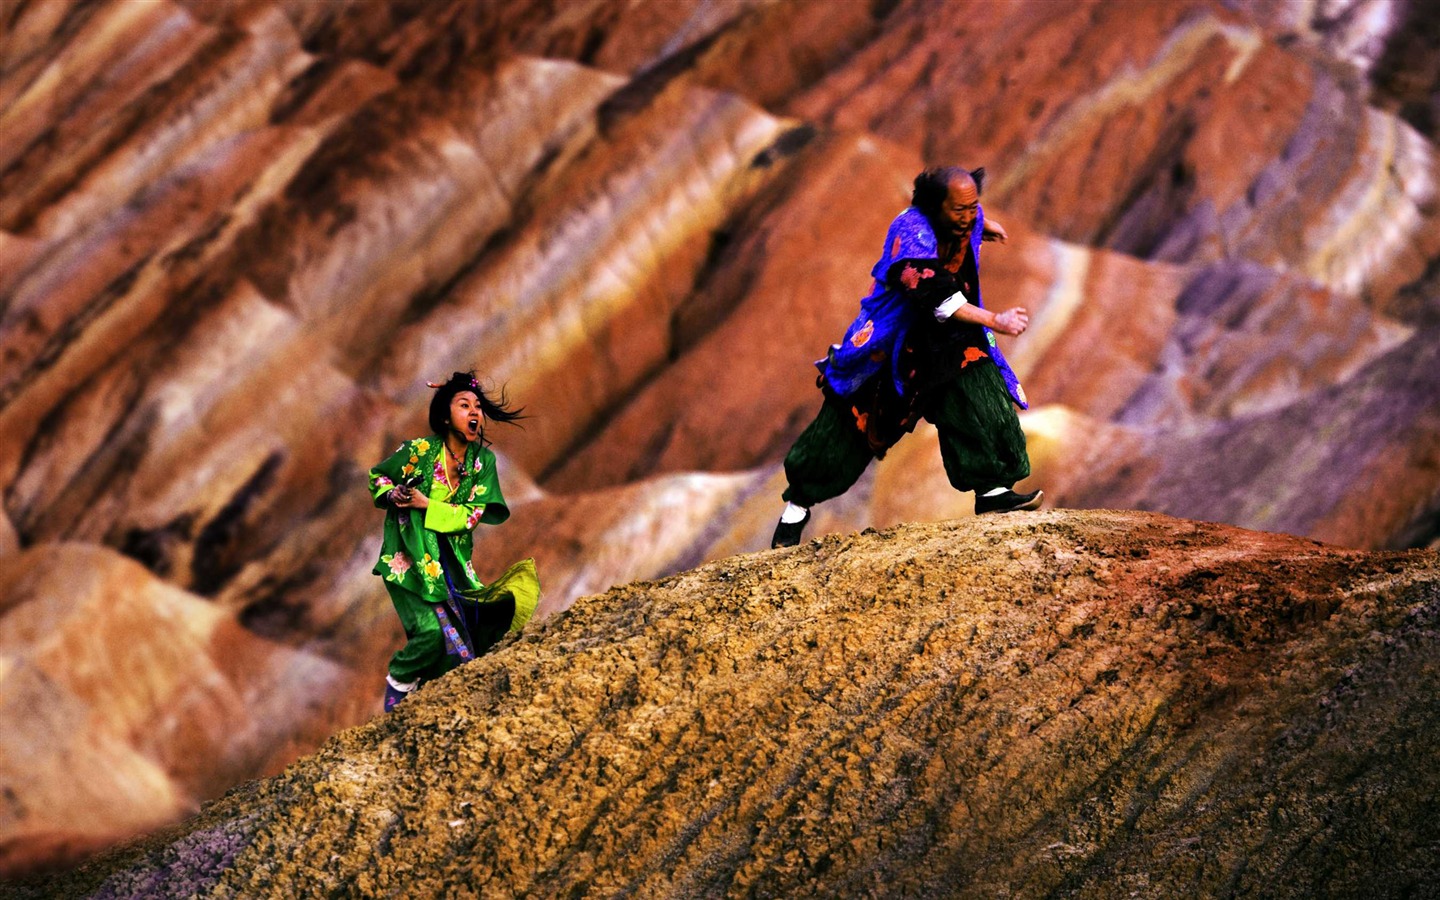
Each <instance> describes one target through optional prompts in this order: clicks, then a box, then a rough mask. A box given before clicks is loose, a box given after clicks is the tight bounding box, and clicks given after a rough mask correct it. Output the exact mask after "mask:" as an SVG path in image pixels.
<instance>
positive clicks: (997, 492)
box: [981, 487, 1010, 497]
mask: <svg viewBox="0 0 1440 900" xmlns="http://www.w3.org/2000/svg"><path fill="white" fill-rule="evenodd" d="M1008 490H1010V489H1009V488H1004V487H999V488H994V489H992V490H988V491H986V492H985V493H984V494H982V495H981V496H983V497H998V496H1000V495H1001V494H1003V493H1005V492H1006V491H1008Z"/></svg>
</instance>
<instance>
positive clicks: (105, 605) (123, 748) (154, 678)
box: [0, 544, 371, 872]
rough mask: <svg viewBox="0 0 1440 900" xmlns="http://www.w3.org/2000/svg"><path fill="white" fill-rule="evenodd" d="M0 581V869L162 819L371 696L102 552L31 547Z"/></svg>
mask: <svg viewBox="0 0 1440 900" xmlns="http://www.w3.org/2000/svg"><path fill="white" fill-rule="evenodd" d="M0 578H3V580H4V583H5V585H6V588H7V591H6V595H5V597H4V601H3V607H0V709H3V717H4V721H5V723H6V725H5V728H4V729H3V730H0V745H3V752H0V761H3V762H0V785H3V797H4V803H3V806H0V872H12V871H14V870H16V869H17V868H23V867H24V866H26V865H28V864H33V862H34V861H35V860H44V859H50V860H55V859H66V858H73V857H74V856H76V855H77V854H78V853H81V852H85V851H89V850H92V849H94V848H96V847H101V846H105V845H106V844H109V843H111V842H113V841H115V840H117V839H119V838H123V837H125V836H127V835H133V834H135V833H137V832H140V831H143V830H145V829H149V828H154V827H156V826H158V825H161V824H164V823H166V822H167V821H169V820H171V819H173V818H174V817H176V816H178V815H180V814H182V813H184V812H186V811H187V810H191V809H193V808H194V806H195V805H196V804H197V803H198V802H199V800H201V799H203V798H207V797H211V796H214V795H215V794H216V793H217V792H218V791H219V790H221V789H223V788H224V787H226V786H228V785H230V784H233V783H234V782H236V781H237V780H240V779H244V778H249V777H254V776H256V775H260V774H265V773H267V772H272V771H275V770H276V769H277V768H278V764H283V763H284V762H288V760H289V758H290V757H291V756H293V754H294V752H295V751H294V749H290V750H289V751H288V752H287V751H286V748H296V747H305V746H310V745H312V744H313V742H314V741H315V740H317V739H318V738H319V737H321V736H323V735H324V734H325V733H327V732H328V731H329V730H330V728H331V727H332V726H331V724H330V721H329V716H327V715H324V714H323V713H322V709H323V708H324V706H330V707H332V708H336V707H340V706H348V707H349V708H350V711H349V712H340V711H339V710H338V709H336V712H337V713H338V714H339V716H340V718H341V719H342V720H343V719H346V718H349V717H351V716H353V715H355V713H356V712H357V711H358V710H359V709H364V708H368V707H369V705H370V699H371V698H370V690H369V687H370V681H371V679H370V678H369V677H368V675H369V673H365V676H364V677H363V687H364V688H365V690H364V693H363V695H362V697H361V698H360V703H359V705H358V707H357V705H356V703H355V699H357V698H355V697H354V696H353V691H354V688H355V687H356V679H355V677H354V675H353V674H352V673H349V672H347V671H346V670H344V669H342V668H340V667H338V666H336V665H334V664H333V663H330V662H327V661H325V660H323V659H320V658H317V657H315V656H313V655H310V654H306V653H300V652H296V651H295V650H291V649H289V648H286V647H283V646H281V645H278V644H273V643H271V642H269V641H266V640H263V639H261V638H258V637H256V636H255V635H254V634H252V633H251V632H249V631H247V630H246V629H244V628H242V627H240V625H239V623H238V622H236V621H235V618H234V617H233V616H232V615H230V614H227V613H226V612H224V611H223V610H220V609H217V608H216V607H215V606H213V605H211V604H208V603H206V602H205V601H204V600H202V599H201V598H199V597H196V596H194V595H192V594H187V593H186V592H184V591H181V590H179V589H177V588H175V587H172V586H170V585H169V584H166V583H165V582H163V581H161V580H159V579H157V578H155V577H154V576H153V575H151V574H150V573H149V572H147V571H146V570H145V569H144V568H143V567H141V566H140V565H138V564H137V563H135V562H133V561H131V560H128V559H126V558H124V557H122V556H120V555H119V554H116V553H114V552H113V551H110V550H107V549H104V548H98V547H94V546H86V545H81V544H46V545H43V546H41V547H37V548H32V549H30V550H27V551H24V552H21V553H15V554H11V555H9V556H7V557H5V558H4V559H3V560H0ZM347 694H350V695H351V699H350V700H349V701H348V702H345V701H342V698H343V697H345V695H347ZM306 695H309V696H313V697H316V698H324V700H325V701H327V702H326V703H324V704H307V703H303V702H302V703H297V702H296V700H297V698H299V697H303V696H306ZM317 713H322V714H319V715H317ZM39 749H43V750H44V752H43V753H37V750H39Z"/></svg>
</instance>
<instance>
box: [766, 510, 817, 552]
mask: <svg viewBox="0 0 1440 900" xmlns="http://www.w3.org/2000/svg"><path fill="white" fill-rule="evenodd" d="M809 523H810V510H808V509H807V510H805V518H803V519H801V520H800V521H798V522H786V521H785V520H783V519H782V520H780V521H779V522H777V523H776V524H775V535H774V537H772V538H770V549H772V550H773V549H775V548H776V547H794V546H795V545H796V544H798V543H800V535H801V533H802V532H804V531H805V526H806V525H808V524H809Z"/></svg>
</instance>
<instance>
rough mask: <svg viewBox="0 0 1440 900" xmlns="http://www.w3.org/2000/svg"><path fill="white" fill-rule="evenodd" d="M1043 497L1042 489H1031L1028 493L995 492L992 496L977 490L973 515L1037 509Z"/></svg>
mask: <svg viewBox="0 0 1440 900" xmlns="http://www.w3.org/2000/svg"><path fill="white" fill-rule="evenodd" d="M1044 499H1045V492H1044V491H1031V492H1030V493H1028V494H1017V493H1015V492H1014V491H1006V492H1005V493H1003V494H996V495H995V496H993V497H986V496H985V495H983V494H981V493H979V492H977V493H976V494H975V515H977V516H983V515H985V514H986V513H995V512H1016V511H1018V510H1022V509H1039V508H1040V503H1041V501H1043V500H1044Z"/></svg>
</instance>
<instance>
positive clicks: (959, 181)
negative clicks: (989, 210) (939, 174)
mask: <svg viewBox="0 0 1440 900" xmlns="http://www.w3.org/2000/svg"><path fill="white" fill-rule="evenodd" d="M979 210H980V192H979V191H977V190H975V182H974V181H973V180H972V179H971V178H970V176H968V175H966V176H962V177H960V178H956V179H954V180H953V181H951V182H950V188H949V190H947V191H946V192H945V202H944V203H943V204H941V206H940V219H941V221H942V222H943V223H944V224H945V225H946V226H948V227H949V228H950V230H951V231H952V232H954V233H955V234H969V233H970V229H971V228H974V227H975V216H976V214H977V213H978V212H979Z"/></svg>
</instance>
